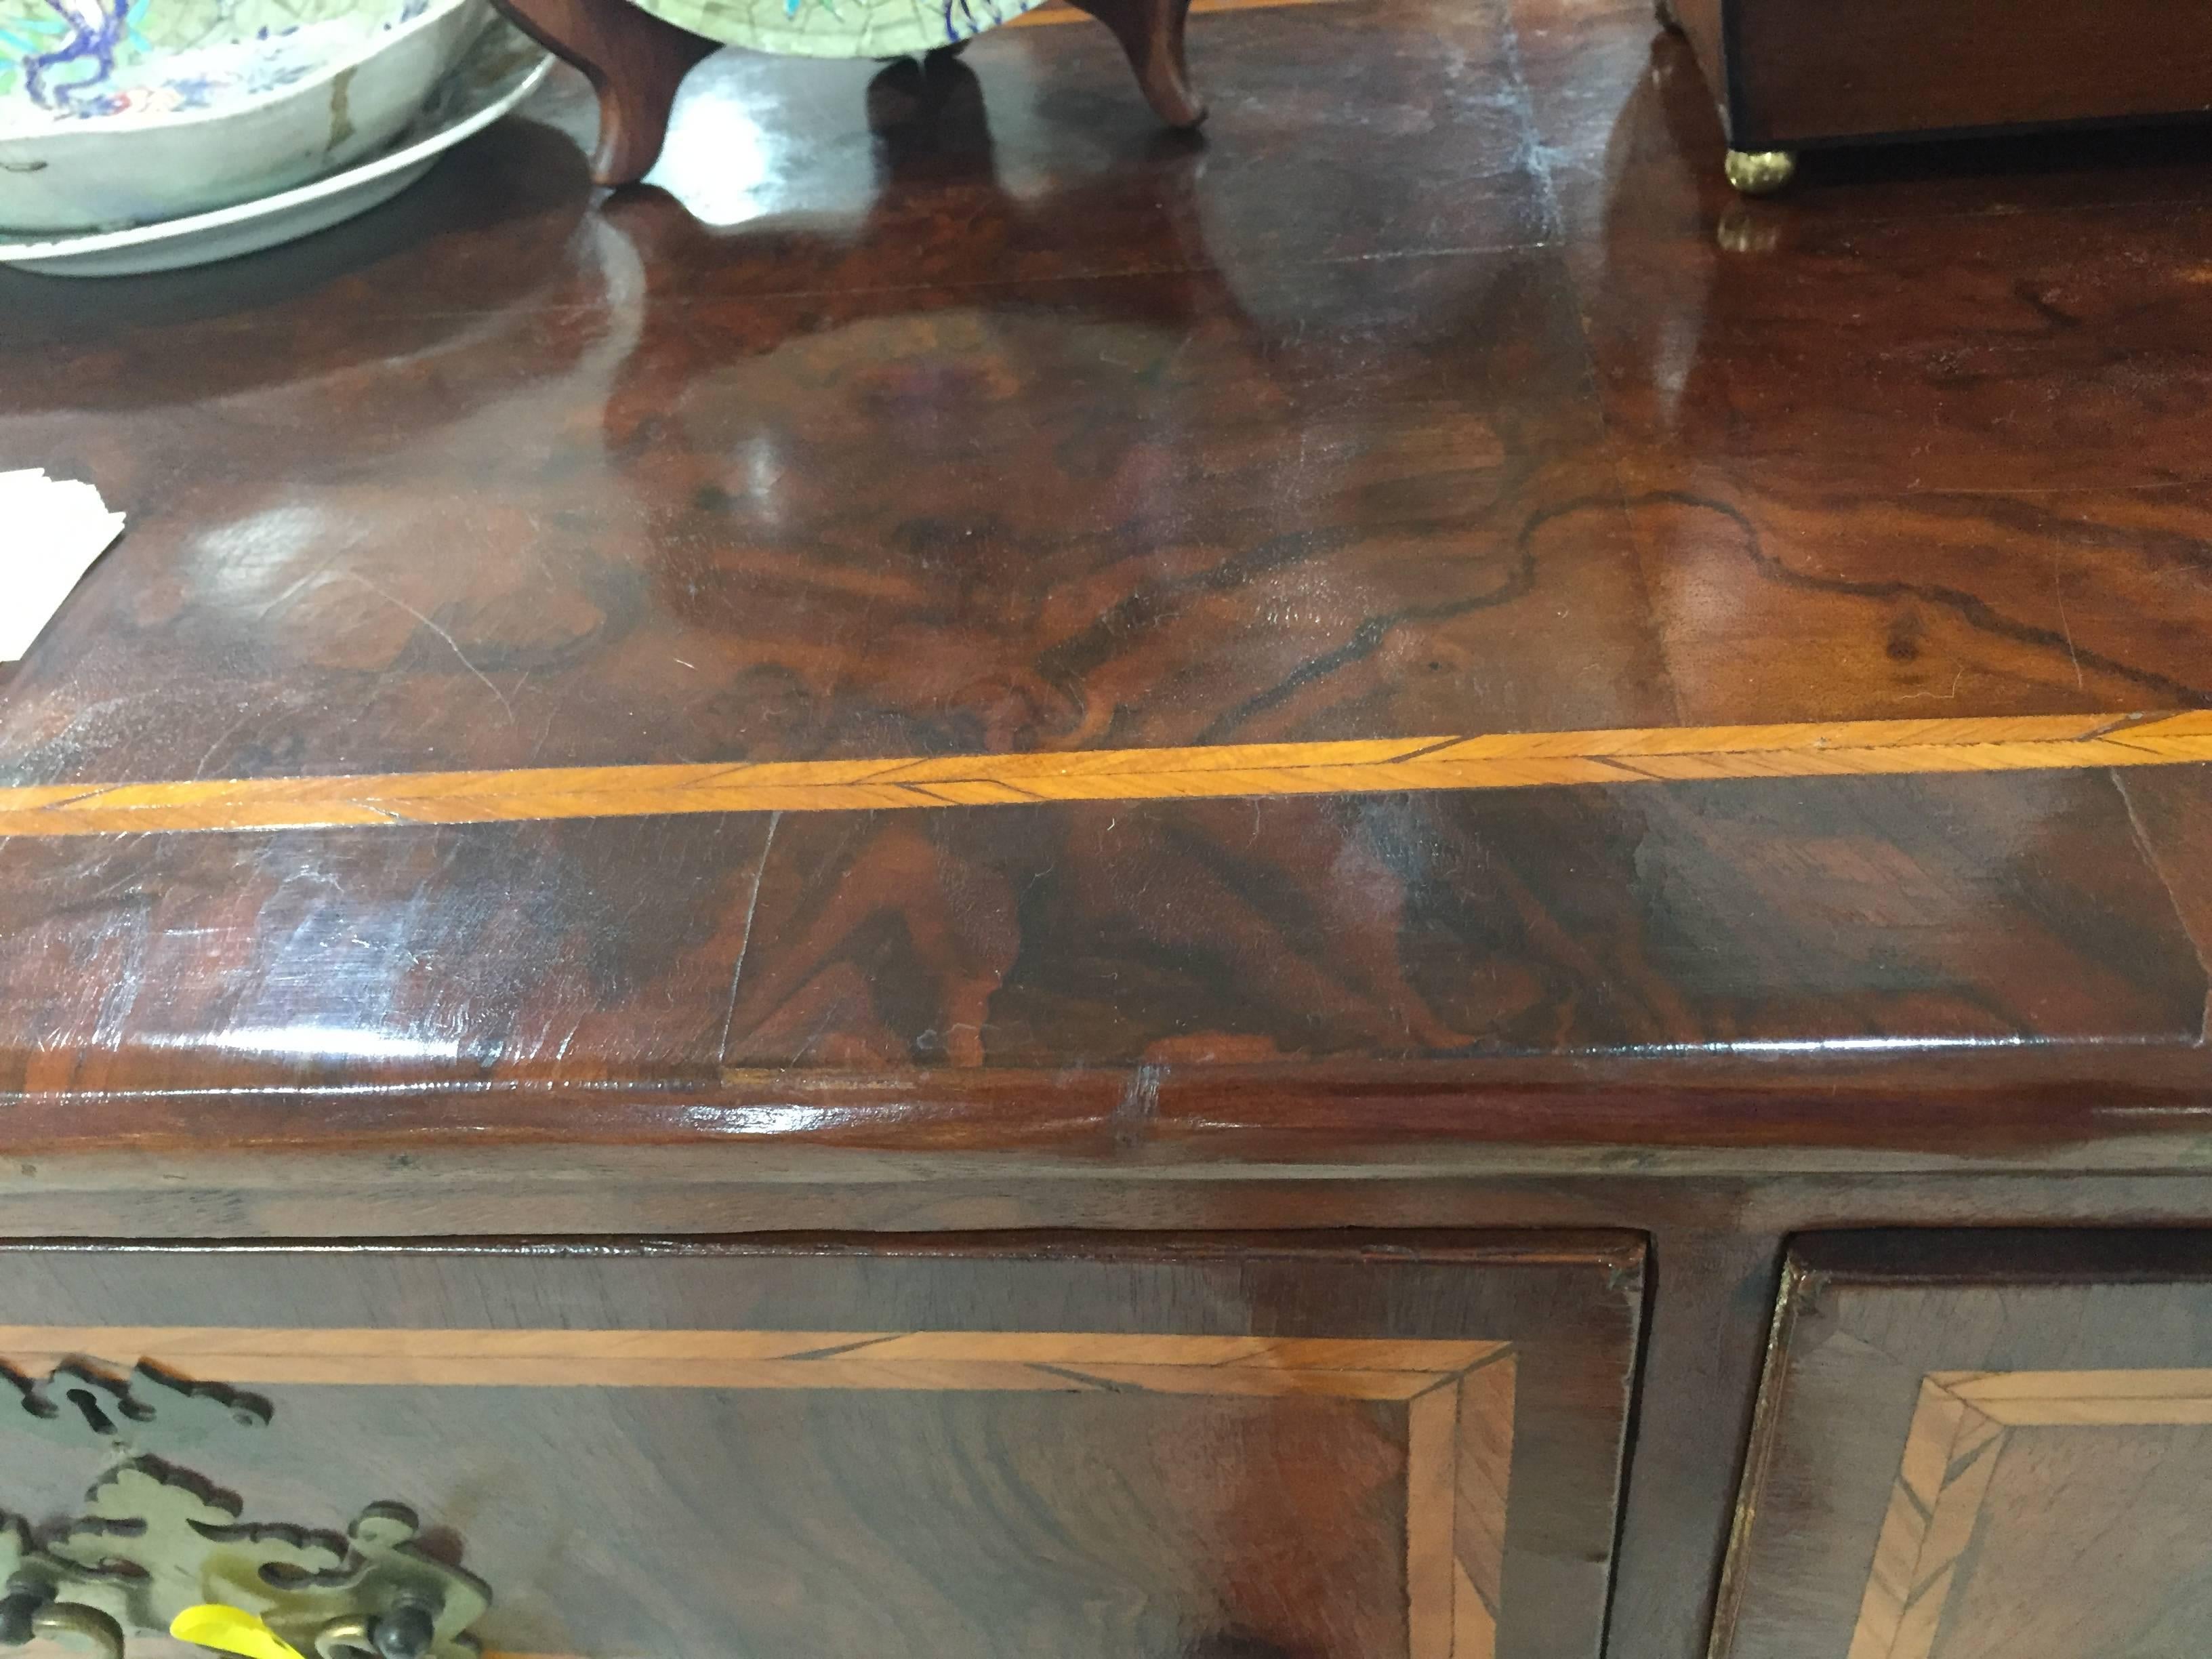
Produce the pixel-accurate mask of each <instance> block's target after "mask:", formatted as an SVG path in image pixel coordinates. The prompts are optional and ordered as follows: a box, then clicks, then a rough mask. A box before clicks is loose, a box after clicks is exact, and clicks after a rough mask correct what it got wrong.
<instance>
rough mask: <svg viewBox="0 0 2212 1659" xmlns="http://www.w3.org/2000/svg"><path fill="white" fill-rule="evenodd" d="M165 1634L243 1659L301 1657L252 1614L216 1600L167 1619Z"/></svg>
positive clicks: (297, 1650) (303, 1658) (293, 1648)
mask: <svg viewBox="0 0 2212 1659" xmlns="http://www.w3.org/2000/svg"><path fill="white" fill-rule="evenodd" d="M169 1634H170V1635H172V1636H173V1637H175V1638H177V1639H178V1640H179V1642H192V1643H197V1644H198V1645H199V1646H201V1647H204V1648H213V1649H215V1650H216V1651H217V1652H218V1653H239V1654H243V1655H245V1656H246V1659H305V1656H303V1655H302V1654H301V1651H300V1650H299V1649H297V1648H295V1647H294V1646H293V1645H292V1644H290V1643H289V1642H288V1641H286V1640H285V1639H284V1638H283V1637H281V1636H279V1635H278V1634H277V1633H276V1632H275V1631H273V1630H271V1629H270V1628H269V1626H267V1625H265V1624H264V1623H263V1622H262V1621H261V1620H259V1619H258V1618H257V1617H256V1616H255V1615H254V1614H252V1613H247V1612H246V1611H244V1610H243V1609H241V1608H239V1607H224V1606H223V1605H222V1603H220V1602H208V1603H204V1605H202V1606H199V1607H186V1608H185V1610H184V1611H183V1612H182V1613H179V1614H178V1615H177V1616H176V1617H175V1618H174V1619H172V1620H170V1621H169Z"/></svg>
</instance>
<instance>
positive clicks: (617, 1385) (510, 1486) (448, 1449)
mask: <svg viewBox="0 0 2212 1659" xmlns="http://www.w3.org/2000/svg"><path fill="white" fill-rule="evenodd" d="M0 1254H4V1255H5V1256H6V1257H7V1258H8V1260H7V1261H5V1263H4V1264H0V1360H4V1363H5V1364H6V1367H7V1369H8V1371H9V1374H10V1376H12V1378H13V1379H14V1380H15V1383H16V1386H17V1387H18V1388H19V1389H21V1407H22V1409H21V1413H15V1414H11V1419H10V1426H9V1433H8V1436H7V1438H6V1440H5V1442H4V1444H5V1449H6V1460H5V1466H4V1468H5V1474H4V1485H0V1504H4V1505H5V1506H6V1507H7V1508H8V1509H9V1510H11V1511H13V1512H15V1513H16V1514H18V1515H21V1516H27V1517H28V1518H29V1520H30V1521H32V1522H33V1523H35V1524H36V1525H37V1526H38V1527H39V1528H41V1532H40V1536H44V1537H46V1538H47V1539H49V1540H50V1542H49V1544H48V1545H47V1547H46V1551H45V1553H44V1554H43V1555H41V1556H40V1558H39V1559H41V1560H44V1561H46V1562H47V1563H48V1564H49V1565H51V1564H52V1563H53V1562H55V1561H60V1562H61V1563H62V1564H63V1565H64V1566H75V1567H83V1568H87V1569H89V1568H92V1567H94V1566H96V1565H97V1564H99V1563H100V1562H101V1561H103V1560H107V1561H114V1560H118V1559H119V1560H120V1561H122V1562H124V1563H126V1564H128V1563H137V1565H139V1566H140V1567H141V1568H143V1569H145V1570H146V1572H147V1576H146V1577H142V1578H139V1579H137V1580H129V1581H126V1582H122V1583H118V1582H114V1581H112V1580H110V1579H107V1578H100V1579H97V1581H96V1582H93V1583H65V1584H63V1585H62V1586H61V1588H60V1589H59V1590H58V1592H57V1594H58V1595H59V1597H60V1598H61V1599H62V1600H63V1601H64V1602H65V1603H66V1604H68V1605H70V1606H76V1605H92V1606H94V1607H95V1610H97V1608H98V1607H101V1606H105V1607H106V1608H107V1609H108V1611H109V1612H111V1613H112V1614H113V1616H115V1617H116V1618H117V1619H118V1621H119V1622H121V1623H124V1624H127V1625H130V1626H133V1627H134V1631H135V1633H133V1634H132V1635H131V1638H130V1640H129V1644H128V1645H129V1651H130V1652H131V1654H132V1655H134V1656H137V1655H140V1654H149V1655H150V1654H155V1653H159V1652H167V1651H170V1650H171V1649H170V1648H169V1646H168V1645H167V1639H166V1638H161V1637H159V1636H157V1635H149V1634H145V1633H144V1632H147V1631H148V1630H149V1628H150V1627H153V1626H158V1625H160V1624H161V1623H162V1622H163V1621H165V1620H167V1618H168V1617H170V1616H172V1615H173V1613H174V1612H175V1611H176V1608H177V1606H178V1604H179V1602H189V1601H193V1600H195V1599H204V1600H206V1601H210V1602H220V1603H225V1604H228V1605H234V1606H243V1607H246V1610H247V1611H250V1612H254V1613H259V1614H261V1615H262V1616H264V1618H265V1619H266V1620H267V1621H268V1622H269V1623H270V1626H272V1627H275V1628H276V1630H277V1632H278V1633H279V1634H280V1635H285V1636H287V1637H288V1638H290V1639H292V1641H293V1643H294V1645H295V1646H298V1647H302V1648H307V1647H310V1646H311V1645H312V1637H313V1632H314V1631H315V1630H317V1629H320V1628H322V1627H323V1626H324V1625H325V1624H328V1623H329V1622H330V1621H331V1620H332V1619H334V1618H335V1617H337V1615H339V1614H340V1613H344V1612H347V1611H349V1610H350V1609H351V1604H350V1603H349V1604H347V1605H346V1606H345V1607H340V1606H339V1604H338V1601H333V1600H332V1599H331V1598H332V1597H334V1596H339V1592H338V1590H337V1589H332V1590H330V1591H328V1592H327V1593H326V1594H325V1593H324V1592H323V1591H321V1590H320V1589H317V1591H316V1594H318V1595H321V1596H322V1599H321V1600H320V1601H315V1600H314V1599H313V1596H307V1599H306V1601H302V1600H301V1597H302V1596H303V1595H306V1592H305V1591H302V1590H301V1589H299V1587H298V1581H299V1580H300V1577H301V1574H302V1573H319V1574H320V1575H322V1577H320V1578H319V1579H318V1580H316V1581H315V1584H316V1585H320V1584H323V1583H332V1584H336V1583H339V1581H341V1580H343V1577H344V1575H345V1573H346V1571H354V1572H355V1573H356V1577H359V1576H360V1575H361V1574H362V1573H365V1572H367V1571H368V1565H370V1560H369V1558H370V1554H371V1552H370V1551H369V1549H368V1544H367V1543H362V1544H358V1545H356V1546H354V1547H350V1554H349V1547H348V1546H347V1545H346V1544H345V1543H344V1541H343V1540H341V1539H337V1538H332V1537H327V1536H325V1537H324V1538H322V1539H320V1540H319V1541H317V1540H315V1539H313V1538H308V1539H307V1541H306V1542H304V1543H303V1542H302V1541H301V1539H302V1537H303V1536H305V1534H301V1533H300V1532H299V1531H297V1530H296V1529H300V1528H305V1529H307V1530H308V1532H309V1533H316V1532H319V1533H323V1534H330V1533H332V1532H335V1531H336V1530H337V1529H341V1528H345V1527H346V1526H347V1525H348V1523H349V1522H352V1521H353V1520H354V1519H355V1518H356V1516H362V1514H363V1513H364V1512H368V1513H369V1514H370V1515H371V1516H373V1517H374V1516H382V1517H383V1520H382V1521H381V1522H379V1523H378V1524H380V1525H381V1526H383V1527H384V1528H386V1532H387V1533H388V1532H389V1529H390V1528H391V1527H392V1526H394V1525H399V1524H402V1523H403V1522H404V1521H406V1519H407V1516H405V1515H404V1512H403V1511H398V1510H389V1509H374V1508H373V1507H372V1506H377V1505H392V1504H398V1505H402V1506H404V1511H411V1522H412V1524H414V1525H415V1526H416V1527H419V1528H420V1537H419V1538H416V1539H415V1540H413V1541H410V1540H409V1538H408V1537H407V1536H405V1535H404V1534H401V1535H396V1536H394V1535H380V1536H378V1537H377V1538H376V1539H375V1540H374V1542H375V1544H376V1547H377V1553H376V1556H375V1559H376V1560H377V1561H380V1562H383V1563H384V1564H385V1565H386V1566H390V1567H392V1571H399V1570H400V1569H402V1568H406V1567H407V1566H408V1563H409V1561H410V1560H412V1561H413V1562H414V1563H415V1565H416V1567H419V1568H420V1569H421V1573H422V1582H421V1584H420V1585H419V1587H418V1588H419V1589H420V1592H421V1594H420V1596H419V1597H418V1599H420V1600H423V1601H434V1602H438V1603H440V1605H441V1606H445V1605H446V1603H447V1600H448V1599H449V1600H450V1601H451V1604H452V1606H453V1607H461V1606H462V1605H463V1604H465V1603H466V1602H467V1601H468V1599H469V1597H470V1596H471V1595H473V1594H474V1593H475V1592H474V1590H473V1589H472V1588H471V1583H470V1581H469V1580H467V1579H464V1578H460V1577H456V1576H454V1575H451V1574H448V1575H447V1577H446V1578H444V1579H441V1578H439V1577H438V1576H437V1574H438V1571H441V1570H440V1569H437V1568H435V1566H425V1565H422V1564H423V1563H424V1562H426V1561H429V1560H431V1559H432V1558H435V1557H436V1556H440V1555H442V1556H443V1557H444V1558H445V1559H447V1560H451V1559H453V1557H454V1554H455V1552H456V1551H457V1550H458V1551H459V1565H461V1566H462V1567H463V1568H465V1570H466V1571H467V1573H469V1574H471V1575H473V1577H474V1578H475V1579H478V1580H481V1583H482V1585H483V1588H484V1589H485V1590H486V1591H487V1592H488V1593H489V1607H488V1608H485V1609H483V1610H482V1611H481V1613H480V1614H475V1610H474V1609H473V1608H469V1609H467V1610H468V1611H469V1612H470V1613H471V1614H472V1615H475V1616H472V1617H471V1620H470V1621H469V1625H468V1631H469V1633H470V1634H471V1635H472V1636H473V1637H475V1638H478V1639H480V1640H481V1642H482V1643H483V1647H484V1648H485V1649H486V1650H488V1651H490V1652H494V1653H506V1654H515V1655H533V1656H538V1655H542V1656H575V1659H630V1656H638V1659H643V1656H668V1659H675V1656H707V1655H742V1656H763V1659H898V1656H914V1659H963V1656H977V1659H985V1656H1007V1659H1014V1656H1023V1659H1029V1656H1039V1655H1050V1656H1054V1659H1083V1656H1093V1655H1096V1656H1102V1659H1105V1656H1110V1659H1140V1656H1141V1659H1208V1656H1212V1659H1264V1656H1284V1659H1291V1656H1296V1659H1389V1656H1405V1659H1480V1656H1488V1655H1492V1654H1497V1655H1504V1656H1510V1659H1524V1656H1525V1659H1538V1656H1546V1659H1552V1656H1557V1659H1566V1656H1577V1659H1589V1656H1592V1655H1594V1654H1595V1652H1596V1651H1597V1648H1598V1644H1599V1639H1600V1635H1601V1627H1602V1620H1603V1613H1604V1605H1605V1595H1606V1589H1607V1564H1608V1557H1609V1553H1610V1548H1611V1538H1612V1534H1613V1510H1614V1502H1615V1494H1616V1489H1617V1487H1618V1484H1619V1477H1620V1455H1621V1444H1622V1436H1623V1428H1624V1424H1625V1419H1626V1401H1627V1396H1628V1392H1629V1388H1630V1383H1631V1378H1632V1369H1633V1363H1634V1352H1635V1342H1636V1322H1637V1315H1638V1304H1639V1298H1640V1272H1641V1264H1640V1256H1639V1251H1638V1245H1637V1244H1636V1243H1634V1242H1633V1241H1632V1240H1630V1239H1626V1238H1623V1237H1613V1236H1604V1237H1590V1236H1577V1237H1547V1238H1542V1239H1537V1240H1528V1239H1498V1240H1493V1241H1490V1242H1481V1241H1477V1242H1474V1243H1462V1242H1453V1241H1420V1240H1415V1241H1412V1242H1407V1241H1405V1240H1394V1241H1392V1242H1390V1243H1389V1244H1387V1245H1376V1244H1372V1243H1370V1244H1362V1243H1360V1242H1359V1241H1357V1240H1352V1241H1349V1242H1336V1241H1334V1240H1333V1241H1332V1242H1329V1243H1323V1244H1304V1243H1297V1242H1295V1241H1264V1240H1263V1241H1250V1240H1247V1241H1219V1240H1197V1241H1183V1242H1172V1241H1170V1242H1162V1243H1148V1244H1146V1245H1143V1246H1141V1247H1139V1246H1133V1245H1129V1244H1127V1243H1121V1244H1107V1243H1073V1242H1062V1243H1051V1244H1040V1243H1034V1242H1030V1243H1021V1244H1018V1245H1014V1246H1009V1245H1007V1244H1005V1243H951V1244H947V1243H900V1244H898V1245H896V1246H895V1247H890V1246H885V1245H884V1244H881V1243H878V1244H874V1245H872V1246H868V1247H860V1246H854V1247H852V1248H841V1247H833V1246H816V1245H809V1246H807V1247H805V1248H804V1249H796V1248H786V1249H762V1248H752V1247H747V1246H744V1245H741V1244H728V1245H712V1246H697V1247H691V1248H686V1249H650V1248H644V1247H640V1248H635V1249H630V1248H620V1247H611V1248H607V1249H592V1250H577V1251H571V1252H564V1251H562V1250H559V1249H527V1248H514V1249H413V1248H360V1249H315V1250H306V1249H300V1250H294V1249H282V1248H275V1249H158V1250H144V1251H116V1250H106V1249H90V1248H86V1249H74V1248H68V1249H64V1248H55V1249H14V1250H8V1251H5V1252H0ZM141 1361H145V1362H149V1364H147V1365H146V1366H144V1367H141V1364H140V1362H141ZM264 1417H265V1419H266V1420H265V1421H263V1420H262V1419H264ZM88 1491H90V1492H91V1493H92V1496H90V1497H89V1498H88V1497H87V1493H88ZM149 1505H150V1508H149ZM395 1516H398V1517H399V1519H398V1520H395V1519H394V1517H395ZM87 1517H89V1519H87ZM132 1519H147V1520H149V1522H150V1524H149V1525H148V1526H147V1527H145V1528H140V1529H139V1530H138V1531H137V1534H136V1535H132V1534H131V1529H130V1528H129V1527H128V1526H127V1525H125V1526H123V1527H121V1528H118V1525H117V1524H116V1523H117V1522H126V1523H127V1522H130V1521H131V1520H132ZM73 1520H75V1521H78V1522H80V1523H81V1524H80V1525H79V1526H78V1528H77V1530H76V1533H75V1534H70V1535H68V1536H65V1537H64V1538H63V1539H62V1541H60V1542H58V1543H54V1542H51V1540H52V1537H53V1535H54V1534H55V1533H56V1532H57V1531H63V1532H66V1525H65V1523H67V1522H71V1521H73ZM195 1522H196V1523H197V1525H195V1524H194V1523H195ZM256 1523H258V1524H259V1525H260V1526H262V1527H263V1528H264V1531H263V1532H262V1533H259V1534H253V1533H252V1532H251V1531H250V1528H252V1527H253V1526H254V1525H255V1524H256ZM270 1523H283V1525H284V1526H285V1527H286V1528H290V1529H294V1530H287V1531H280V1532H273V1533H272V1532H268V1531H266V1530H265V1528H267V1527H268V1526H269V1525H270ZM240 1528H248V1529H249V1531H248V1532H246V1533H244V1534H241V1533H240ZM210 1536H218V1537H220V1538H221V1539H222V1540H225V1541H227V1543H226V1546H225V1548H226V1550H227V1552H228V1553H222V1552H214V1553H216V1554H222V1559H221V1560H211V1559H202V1558H204V1557H210V1549H209V1548H207V1547H203V1545H202V1544H201V1542H200V1541H202V1540H204V1539H206V1538H208V1537H210ZM241 1538H243V1539H244V1542H242V1543H241V1542H240V1539H241ZM318 1549H320V1550H322V1552H323V1553H321V1554H320V1555H318V1554H317V1553H316V1551H317V1550H318ZM395 1550H396V1551H398V1552H399V1553H398V1554H394V1553H393V1552H394V1551H395ZM241 1551H242V1552H243V1554H244V1558H245V1559H246V1560H247V1563H248V1565H247V1567H246V1569H241V1568H240V1566H239V1565H238V1562H239V1560H240V1559H241V1558H240V1552H241ZM257 1551H258V1552H260V1555H259V1556H257V1555H256V1552H257ZM111 1552H112V1553H111ZM410 1552H421V1553H412V1554H410ZM271 1563H274V1565H270V1564H271ZM409 1570H410V1571H412V1570H413V1569H411V1568H410V1569H409ZM380 1571H381V1569H380ZM288 1575H289V1577H288ZM403 1576H404V1575H403ZM272 1582H274V1583H275V1584H276V1588H273V1589H272V1588H271V1585H272ZM394 1582H398V1581H396V1580H392V1579H391V1577H390V1575H389V1574H388V1573H387V1574H386V1577H382V1578H374V1577H362V1578H361V1584H362V1586H365V1587H368V1588H363V1589H361V1590H360V1592H359V1593H360V1595H363V1596H366V1595H368V1591H369V1589H370V1588H375V1587H377V1586H381V1587H382V1588H381V1589H378V1590H377V1594H378V1595H384V1596H385V1598H386V1601H389V1600H390V1596H389V1595H388V1594H387V1592H389V1591H390V1589H391V1584H392V1583H394ZM410 1582H412V1581H410ZM226 1584H227V1585H230V1586H232V1587H233V1588H232V1589H229V1590H228V1591H226V1590H225V1589H223V1586H224V1585H226ZM310 1588H313V1586H311V1587H310ZM280 1590H281V1591H283V1594H279V1591H280ZM409 1593H410V1594H413V1593H414V1592H413V1591H410V1592H409ZM285 1595H290V1596H291V1598H292V1599H291V1600H289V1601H288V1600H286V1599H285ZM339 1600H341V1601H342V1600H343V1597H339ZM264 1604H265V1605H264ZM288 1621H289V1622H288ZM303 1621H304V1622H303ZM454 1634H455V1628H453V1627H450V1626H441V1628H440V1632H439V1636H438V1641H439V1643H440V1644H442V1645H441V1647H440V1649H439V1651H440V1652H441V1653H443V1654H444V1655H445V1659H458V1656H459V1655H461V1654H464V1653H465V1651H466V1648H465V1644H453V1643H452V1642H450V1641H448V1639H447V1638H451V1637H453V1635H454ZM54 1650H55V1652H56V1653H60V1652H63V1651H65V1650H66V1649H64V1647H62V1646H60V1645H59V1644H57V1645H56V1646H55V1649H54ZM77 1651H79V1652H80V1653H81V1652H82V1650H77Z"/></svg>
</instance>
